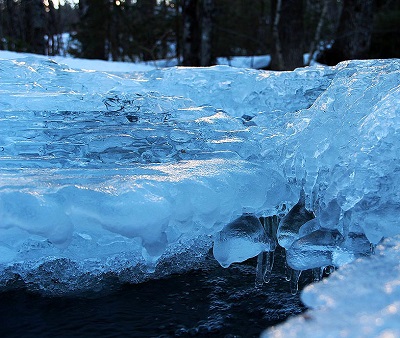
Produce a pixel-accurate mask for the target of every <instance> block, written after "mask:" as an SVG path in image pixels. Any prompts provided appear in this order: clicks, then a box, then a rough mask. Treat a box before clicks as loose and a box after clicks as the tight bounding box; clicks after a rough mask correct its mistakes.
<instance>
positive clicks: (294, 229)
mask: <svg viewBox="0 0 400 338" xmlns="http://www.w3.org/2000/svg"><path fill="white" fill-rule="evenodd" d="M313 218H314V214H313V213H312V212H311V211H308V210H307V209H306V205H305V192H304V189H302V190H301V192H300V199H299V201H298V202H297V203H296V204H295V205H294V206H293V208H292V209H291V210H290V211H289V212H288V214H287V215H286V216H285V217H283V218H282V220H281V221H280V223H279V227H278V233H277V237H278V243H279V245H280V246H282V247H284V248H285V249H288V248H289V247H290V246H291V245H292V243H293V242H294V241H295V240H296V239H297V238H298V237H299V230H300V227H301V226H302V225H303V224H304V223H306V222H308V221H309V220H311V219H313Z"/></svg>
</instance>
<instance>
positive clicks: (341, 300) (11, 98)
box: [0, 52, 400, 337]
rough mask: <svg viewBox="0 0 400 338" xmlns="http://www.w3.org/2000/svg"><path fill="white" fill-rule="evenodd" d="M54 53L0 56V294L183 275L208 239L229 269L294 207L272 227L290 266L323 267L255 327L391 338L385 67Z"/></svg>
mask: <svg viewBox="0 0 400 338" xmlns="http://www.w3.org/2000/svg"><path fill="white" fill-rule="evenodd" d="M55 61H56V62H54V61H49V60H48V59H47V58H44V57H37V56H33V55H15V54H13V53H10V52H0V150H1V151H0V288H1V289H3V290H4V289H8V288H12V287H17V286H21V285H25V286H27V287H28V288H30V289H32V290H35V291H39V292H42V293H49V294H68V293H70V292H74V291H76V290H81V291H82V290H86V289H93V288H98V289H101V288H103V287H106V281H105V279H106V276H110V275H112V276H113V278H114V279H113V281H115V278H116V279H119V280H120V281H121V282H125V281H128V282H138V281H140V280H143V279H144V278H149V276H150V277H151V276H152V274H153V271H154V270H155V274H156V276H160V275H162V274H166V273H170V272H174V271H178V270H179V269H185V268H189V267H191V266H194V265H195V264H196V263H197V262H199V261H200V260H201V259H202V257H204V255H205V254H206V252H207V251H208V249H209V248H210V246H211V245H212V241H213V240H214V241H215V242H216V243H221V241H222V242H223V243H222V244H224V245H225V244H227V245H225V246H222V248H223V249H222V250H223V252H222V254H221V255H220V254H219V257H220V259H221V262H222V263H221V264H224V263H226V262H228V261H229V263H230V262H232V261H239V260H242V259H243V255H245V256H246V255H249V256H254V255H257V253H259V252H260V251H263V250H266V251H268V250H272V249H273V247H274V245H273V243H274V240H275V239H274V238H272V237H271V238H270V237H268V236H269V235H267V234H265V233H263V231H264V230H263V228H262V227H261V226H260V225H259V224H258V223H257V222H258V221H257V219H258V217H259V216H268V215H275V214H282V213H287V210H288V209H290V208H291V207H292V206H294V205H296V206H295V207H294V208H293V209H292V210H293V211H292V212H289V213H288V214H287V215H286V217H285V218H284V221H283V222H281V225H280V228H279V230H278V239H277V240H278V242H279V243H280V244H281V245H282V246H284V247H285V248H286V250H287V253H288V263H289V265H290V266H291V267H292V268H294V269H296V270H301V269H307V268H316V267H323V266H325V265H334V266H340V268H339V270H338V271H336V272H335V273H333V275H332V276H331V277H330V278H329V279H327V280H324V281H323V282H320V283H318V284H315V285H311V286H309V287H308V288H307V289H306V290H305V291H304V292H303V293H302V298H303V300H304V302H305V303H306V305H307V306H309V307H310V308H311V309H312V310H310V311H309V312H307V313H306V314H305V315H304V316H302V317H300V318H295V319H292V320H290V321H288V322H287V323H285V324H284V325H283V326H280V327H277V328H274V329H273V330H271V331H268V332H267V333H265V335H266V336H275V337H280V336H282V337H290V336H298V337H301V336H321V337H322V336H324V337H325V336H332V337H336V336H343V337H353V336H359V337H366V336H370V337H375V336H382V337H392V336H398V335H399V334H400V324H399V323H400V312H399V311H400V308H399V306H400V305H399V302H398V299H399V298H398V297H399V292H400V282H399V281H400V263H399V262H400V250H399V246H400V239H399V237H396V235H398V234H400V224H399V215H400V194H399V189H398V187H399V183H400V175H399V173H400V163H399V157H400V153H399V149H400V148H399V142H400V135H399V133H400V116H399V115H400V108H399V107H400V81H399V78H400V77H399V73H400V72H399V69H400V60H369V61H350V62H344V63H341V64H339V65H338V66H336V67H323V66H313V67H309V68H304V69H297V70H295V71H293V72H280V73H279V72H266V71H257V70H252V69H245V68H233V67H228V66H216V67H210V68H199V69H196V68H180V67H172V68H165V69H156V68H157V67H154V66H150V65H135V64H119V63H111V62H103V61H92V60H90V61H89V60H85V61H83V60H71V59H58V58H55ZM82 69H86V70H82ZM301 196H303V198H302V197H301ZM299 198H300V199H299ZM296 203H297V204H296ZM307 210H312V211H313V213H314V214H315V216H316V217H315V218H314V219H311V218H312V217H313V216H312V217H311V215H309V214H308V213H307V212H308V211H307ZM243 213H247V214H248V215H253V216H257V217H253V216H252V217H253V218H251V217H250V216H249V217H248V218H246V221H244V219H245V218H238V217H240V216H241V215H242V214H243ZM310 214H311V213H310ZM299 215H300V216H299ZM238 219H239V220H241V221H238ZM299 219H301V221H299ZM303 223H304V224H303ZM243 224H245V225H243ZM382 237H386V238H388V239H387V240H386V241H385V242H383V243H381V239H382ZM235 243H241V245H242V249H243V250H241V251H240V254H239V253H238V252H237V251H236V250H235V246H234V244H235ZM371 244H372V245H376V244H378V247H377V249H376V250H377V253H376V254H375V255H373V256H371V257H365V256H366V255H367V254H368V252H369V248H370V246H371ZM239 256H240V257H239ZM221 257H228V259H226V260H225V258H221ZM244 258H245V257H244ZM354 260H356V261H355V262H354ZM226 265H229V264H226Z"/></svg>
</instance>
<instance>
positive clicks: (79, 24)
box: [0, 0, 400, 69]
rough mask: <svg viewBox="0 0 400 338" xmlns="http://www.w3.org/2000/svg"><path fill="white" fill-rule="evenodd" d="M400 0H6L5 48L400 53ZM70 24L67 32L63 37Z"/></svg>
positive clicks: (159, 54)
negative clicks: (71, 0) (54, 0)
mask: <svg viewBox="0 0 400 338" xmlns="http://www.w3.org/2000/svg"><path fill="white" fill-rule="evenodd" d="M399 2H400V1H398V0H341V1H340V0H303V1H302V0H251V1H249V0H80V1H79V3H78V4H76V3H72V2H68V1H66V2H65V4H63V5H60V6H58V7H57V8H56V7H55V5H56V4H58V1H57V2H54V3H53V1H52V0H0V49H3V50H11V51H18V52H32V53H39V54H45V55H63V54H65V53H68V54H70V55H73V56H75V57H82V58H89V59H103V60H114V61H149V60H156V59H167V58H177V59H178V60H179V61H180V63H181V64H182V65H191V66H208V65H212V64H213V63H214V61H215V59H216V58H217V57H221V56H224V57H231V56H238V55H242V56H248V55H264V54H270V55H271V56H272V62H271V68H272V69H293V68H295V67H298V66H302V65H303V54H304V53H310V54H316V53H318V52H319V61H321V62H323V63H326V64H336V63H337V62H339V61H342V60H345V59H353V58H391V57H400V48H399V46H400V38H399V36H400V25H399V22H400V3H399ZM63 33H69V34H67V35H66V36H68V37H69V39H67V40H66V39H63V38H62V37H63Z"/></svg>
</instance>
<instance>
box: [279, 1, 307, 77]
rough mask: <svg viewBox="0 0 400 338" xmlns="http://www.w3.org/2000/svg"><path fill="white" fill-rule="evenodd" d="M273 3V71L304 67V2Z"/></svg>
mask: <svg viewBox="0 0 400 338" xmlns="http://www.w3.org/2000/svg"><path fill="white" fill-rule="evenodd" d="M271 3H272V13H273V20H272V22H273V25H272V38H273V43H272V51H271V69H274V70H293V69H295V68H297V67H301V66H303V49H304V46H303V37H304V26H303V2H302V1H299V0H274V1H272V2H271Z"/></svg>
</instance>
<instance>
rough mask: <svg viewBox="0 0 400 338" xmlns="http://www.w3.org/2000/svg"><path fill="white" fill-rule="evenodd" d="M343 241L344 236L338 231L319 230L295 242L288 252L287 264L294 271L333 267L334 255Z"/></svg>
mask: <svg viewBox="0 0 400 338" xmlns="http://www.w3.org/2000/svg"><path fill="white" fill-rule="evenodd" d="M343 241H344V237H343V235H342V234H341V233H340V232H339V231H338V230H336V229H335V230H331V229H324V228H321V229H318V230H316V231H313V232H312V233H310V234H308V235H306V236H304V237H301V238H299V239H297V240H296V241H294V242H293V244H292V246H291V247H290V248H289V249H288V250H287V251H286V260H287V263H288V265H289V266H290V267H291V268H292V269H294V270H307V269H313V268H318V267H321V266H327V265H333V254H334V252H336V251H337V250H339V247H340V245H341V244H342V243H343Z"/></svg>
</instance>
